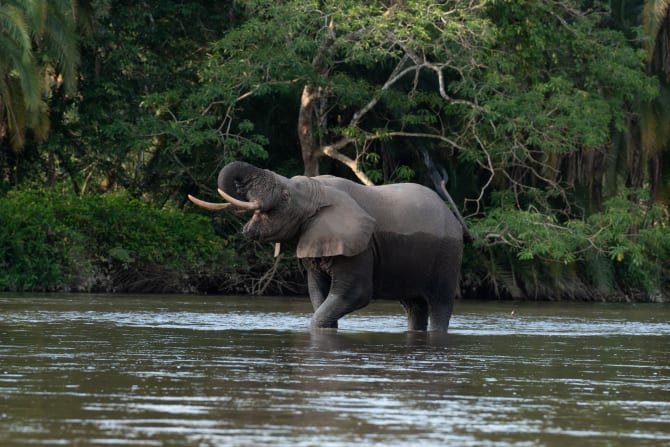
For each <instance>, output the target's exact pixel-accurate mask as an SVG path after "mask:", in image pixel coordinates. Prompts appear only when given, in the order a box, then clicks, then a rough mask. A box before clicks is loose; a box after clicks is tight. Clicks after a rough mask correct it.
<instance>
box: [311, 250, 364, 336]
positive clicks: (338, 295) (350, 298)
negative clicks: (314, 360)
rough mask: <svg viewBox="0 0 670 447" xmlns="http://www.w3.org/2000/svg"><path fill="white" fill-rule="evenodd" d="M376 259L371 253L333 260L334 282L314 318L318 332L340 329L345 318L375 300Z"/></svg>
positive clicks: (313, 321)
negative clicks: (374, 260)
mask: <svg viewBox="0 0 670 447" xmlns="http://www.w3.org/2000/svg"><path fill="white" fill-rule="evenodd" d="M372 265H373V256H372V251H371V250H369V249H368V250H366V251H364V252H363V253H361V254H359V255H356V256H352V257H346V256H336V257H333V258H332V267H331V268H330V274H331V278H332V282H331V285H330V291H329V292H328V296H327V297H326V299H325V301H324V302H323V303H322V304H321V305H320V306H319V308H318V309H316V311H315V312H314V315H313V316H312V327H314V328H337V321H338V320H339V319H340V318H342V317H343V316H344V315H346V314H348V313H351V312H353V311H355V310H357V309H360V308H362V307H365V306H367V305H368V303H369V302H370V299H371V298H372V289H373V280H372Z"/></svg>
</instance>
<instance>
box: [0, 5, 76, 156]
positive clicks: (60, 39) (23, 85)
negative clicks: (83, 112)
mask: <svg viewBox="0 0 670 447" xmlns="http://www.w3.org/2000/svg"><path fill="white" fill-rule="evenodd" d="M76 11H77V4H76V1H75V0H61V1H47V0H39V1H32V2H28V1H19V0H15V1H8V2H3V3H2V4H0V24H1V26H0V73H2V76H1V77H0V106H1V108H0V141H2V140H4V139H5V138H9V141H10V143H11V147H12V148H13V149H14V150H15V151H20V150H21V149H23V147H24V145H25V142H26V137H25V135H26V130H27V129H31V130H32V131H33V132H34V135H35V138H36V140H38V141H44V140H45V139H46V137H47V134H48V130H49V113H48V106H47V100H48V97H49V95H50V94H51V92H52V91H53V90H54V89H57V88H60V87H61V86H64V88H65V90H66V91H67V92H69V93H72V92H73V91H74V89H75V85H76V81H77V79H76V71H77V65H78V63H79V53H78V46H77V34H76V32H75V24H76Z"/></svg>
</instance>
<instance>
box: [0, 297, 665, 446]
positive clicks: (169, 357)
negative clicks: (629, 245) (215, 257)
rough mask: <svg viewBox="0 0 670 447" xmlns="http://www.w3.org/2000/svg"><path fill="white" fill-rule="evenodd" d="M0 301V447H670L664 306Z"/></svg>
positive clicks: (115, 299) (101, 299) (83, 299)
mask: <svg viewBox="0 0 670 447" xmlns="http://www.w3.org/2000/svg"><path fill="white" fill-rule="evenodd" d="M309 316H310V305H309V301H308V300H307V299H306V298H304V299H298V298H251V297H180V296H177V297H175V296H153V297H146V296H144V297H142V296H123V297H119V296H54V297H37V296H35V297H33V296H7V295H5V296H0V445H2V446H24V445H77V446H94V445H95V446H98V445H105V446H135V445H137V446H154V445H155V446H198V447H204V446H270V445H272V446H284V445H286V446H338V447H339V446H351V445H362V446H374V445H379V446H382V445H383V446H416V445H422V446H443V445H454V446H565V445H570V446H633V445H635V446H664V445H670V307H667V306H661V305H585V304H560V305H559V304H547V303H544V304H514V303H502V304H500V303H474V304H473V303H467V302H458V303H457V305H456V314H455V316H454V317H453V318H452V323H451V327H450V334H449V336H448V337H446V338H444V337H438V336H431V335H426V334H422V333H408V332H406V330H405V319H404V316H403V315H402V308H401V307H400V305H399V304H397V303H394V302H373V304H372V305H371V306H370V307H368V308H367V309H364V310H363V311H359V312H358V313H356V314H354V315H351V316H348V317H346V318H344V319H342V320H341V321H340V327H341V329H340V330H339V331H337V332H319V333H313V332H311V331H310V330H309V328H308V325H309Z"/></svg>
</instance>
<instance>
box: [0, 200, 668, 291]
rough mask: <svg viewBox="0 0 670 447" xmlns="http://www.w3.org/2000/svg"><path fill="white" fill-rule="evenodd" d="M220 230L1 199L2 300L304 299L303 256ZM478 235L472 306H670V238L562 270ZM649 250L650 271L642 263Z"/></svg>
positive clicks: (154, 212)
mask: <svg viewBox="0 0 670 447" xmlns="http://www.w3.org/2000/svg"><path fill="white" fill-rule="evenodd" d="M213 219H214V220H212V218H211V217H210V216H205V215H201V214H196V213H192V212H185V211H183V210H180V209H177V208H175V207H163V208H158V207H156V206H155V205H151V204H148V203H145V202H143V201H142V200H138V199H136V198H133V197H131V196H130V195H128V194H104V195H90V196H81V197H80V196H74V195H63V194H58V193H55V192H44V191H15V192H12V193H10V194H8V195H7V196H6V197H4V198H1V199H0V221H1V222H2V225H1V226H0V266H2V268H1V269H0V291H9V292H14V291H35V292H86V293H98V292H103V293H199V294H250V295H263V294H267V295H304V294H306V279H305V275H304V271H303V269H302V267H301V266H300V263H299V262H298V261H297V259H295V257H294V256H292V255H291V254H289V253H285V254H282V255H281V256H280V257H279V258H274V257H273V252H272V248H271V246H270V245H269V244H259V243H254V242H250V241H248V240H245V239H244V238H242V237H241V235H240V231H239V229H240V228H241V226H242V223H243V221H242V220H241V218H239V217H237V216H236V215H234V214H228V213H223V214H219V215H216V216H215V217H214V218H213ZM473 231H474V232H475V234H477V236H478V240H477V241H476V242H475V243H474V244H469V245H466V253H465V257H464V263H463V269H462V284H461V286H462V287H461V297H462V298H464V299H503V300H506V299H514V300H537V301H566V300H567V301H604V302H663V301H665V300H666V299H667V298H664V297H668V296H670V293H669V290H668V288H669V283H668V279H667V278H668V277H670V275H667V274H666V273H667V272H668V265H667V262H668V261H667V259H668V258H667V257H664V255H663V253H664V252H665V251H667V250H666V248H667V247H666V248H664V245H663V244H664V243H665V242H667V241H666V239H668V237H667V236H665V238H662V237H658V235H656V234H655V233H654V234H646V235H644V234H642V233H640V234H641V235H640V236H639V237H638V240H637V242H636V243H635V244H629V246H630V247H632V248H628V250H629V251H630V250H632V249H635V250H639V251H640V253H638V254H637V258H634V257H633V256H629V255H626V256H625V257H624V256H623V255H622V257H618V256H616V255H615V256H614V259H611V258H607V257H606V256H600V257H597V256H596V257H590V258H589V257H584V256H583V257H581V258H579V259H575V260H574V261H573V262H556V261H555V260H543V259H541V258H535V259H520V257H519V256H518V255H517V254H515V253H514V252H513V251H511V250H509V249H507V248H506V247H498V246H491V245H487V244H485V243H484V242H485V241H486V240H485V238H486V233H485V231H486V229H485V228H481V227H477V225H474V226H473ZM645 241H653V243H654V244H655V245H649V242H645ZM654 250H655V251H654ZM664 250H665V251H664ZM652 251H654V257H651V256H650V257H649V259H648V261H647V264H641V265H637V264H636V263H637V262H638V261H635V259H644V256H645V253H646V252H649V253H651V252H652ZM627 253H628V252H627Z"/></svg>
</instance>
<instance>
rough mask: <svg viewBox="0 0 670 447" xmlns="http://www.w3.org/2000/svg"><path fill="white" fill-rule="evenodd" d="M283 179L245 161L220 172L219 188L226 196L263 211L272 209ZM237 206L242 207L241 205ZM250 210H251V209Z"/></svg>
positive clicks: (233, 164)
mask: <svg viewBox="0 0 670 447" xmlns="http://www.w3.org/2000/svg"><path fill="white" fill-rule="evenodd" d="M280 180H281V177H280V176H278V175H277V174H275V173H273V172H270V171H267V170H265V169H260V168H257V167H256V166H253V165H250V164H249V163H245V162H243V161H235V162H232V163H230V164H228V165H226V166H224V167H223V169H221V172H219V179H218V186H219V189H220V190H221V191H223V192H224V193H225V194H226V195H228V196H230V197H232V198H233V199H236V200H237V201H241V202H247V203H248V204H249V206H251V205H252V204H253V205H254V206H256V207H257V208H260V209H261V210H264V211H266V210H269V209H272V208H273V207H274V206H275V204H276V202H277V200H278V198H279V197H278V192H279V191H280V188H279V187H278V186H279V183H280ZM236 206H238V207H242V208H244V207H243V206H240V205H239V204H237V205H236ZM249 209H250V208H249Z"/></svg>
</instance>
